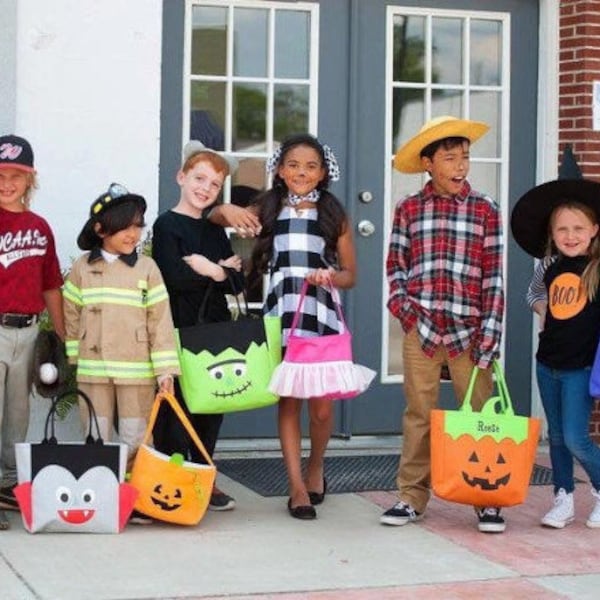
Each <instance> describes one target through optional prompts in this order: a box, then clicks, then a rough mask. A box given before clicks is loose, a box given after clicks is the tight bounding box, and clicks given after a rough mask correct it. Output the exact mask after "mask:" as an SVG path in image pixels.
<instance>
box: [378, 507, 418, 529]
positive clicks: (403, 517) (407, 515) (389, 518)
mask: <svg viewBox="0 0 600 600" xmlns="http://www.w3.org/2000/svg"><path fill="white" fill-rule="evenodd" d="M422 518H423V515H422V514H421V513H420V512H417V511H416V510H415V509H414V508H413V507H412V506H411V505H410V504H408V503H406V502H402V501H400V502H397V503H396V504H394V506H392V508H390V509H389V510H386V511H385V512H384V513H383V514H382V515H381V517H379V522H380V523H381V524H382V525H406V524H407V523H414V522H415V521H419V520H420V519H422Z"/></svg>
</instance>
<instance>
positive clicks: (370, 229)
mask: <svg viewBox="0 0 600 600" xmlns="http://www.w3.org/2000/svg"><path fill="white" fill-rule="evenodd" d="M356 229H358V233H359V234H360V235H362V236H363V237H370V236H372V235H373V234H374V233H375V225H373V223H372V222H371V221H369V220H368V219H363V220H362V221H360V222H359V223H358V225H357V226H356Z"/></svg>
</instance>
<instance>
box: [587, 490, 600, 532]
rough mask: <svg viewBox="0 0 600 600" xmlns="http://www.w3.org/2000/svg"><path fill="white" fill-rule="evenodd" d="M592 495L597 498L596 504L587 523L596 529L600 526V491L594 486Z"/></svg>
mask: <svg viewBox="0 0 600 600" xmlns="http://www.w3.org/2000/svg"><path fill="white" fill-rule="evenodd" d="M592 496H594V498H595V499H596V504H594V508H593V509H592V512H591V513H590V516H589V517H588V520H587V521H586V522H585V524H586V525H587V526H588V527H591V528H592V529H595V528H596V527H600V491H598V490H595V489H594V488H592Z"/></svg>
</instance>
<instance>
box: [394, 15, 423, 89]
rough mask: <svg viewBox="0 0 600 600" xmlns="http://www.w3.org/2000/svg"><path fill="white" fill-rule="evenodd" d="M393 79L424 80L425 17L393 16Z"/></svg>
mask: <svg viewBox="0 0 600 600" xmlns="http://www.w3.org/2000/svg"><path fill="white" fill-rule="evenodd" d="M393 77H394V80H395V81H418V82H421V83H422V82H424V81H425V18H424V17H417V16H396V17H395V18H394V72H393Z"/></svg>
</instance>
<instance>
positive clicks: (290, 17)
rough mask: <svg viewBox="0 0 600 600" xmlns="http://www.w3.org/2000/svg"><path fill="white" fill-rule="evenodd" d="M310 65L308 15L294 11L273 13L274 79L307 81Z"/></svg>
mask: <svg viewBox="0 0 600 600" xmlns="http://www.w3.org/2000/svg"><path fill="white" fill-rule="evenodd" d="M309 64H310V15H309V14H308V13H307V12H300V11H295V10H280V11H278V12H276V13H275V77H281V78H286V79H307V78H308V75H309Z"/></svg>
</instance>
